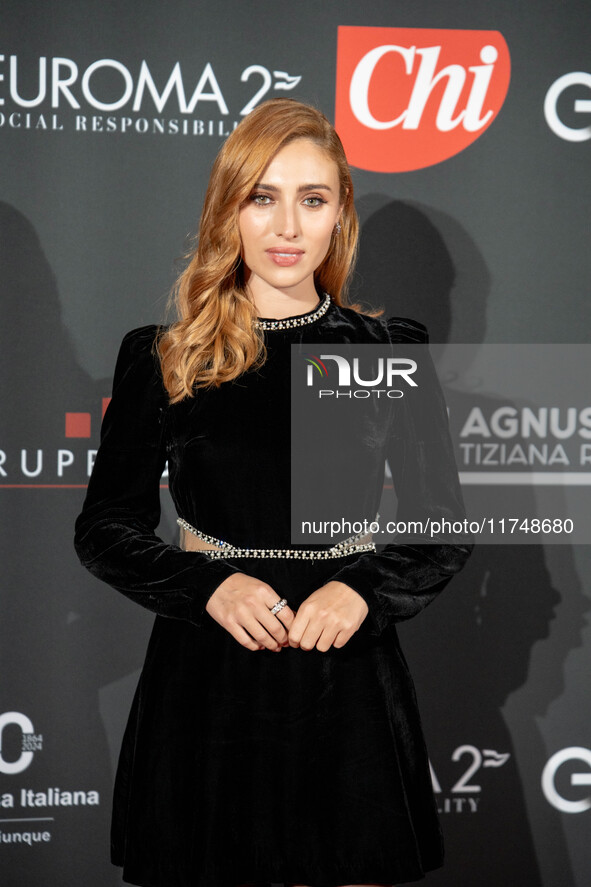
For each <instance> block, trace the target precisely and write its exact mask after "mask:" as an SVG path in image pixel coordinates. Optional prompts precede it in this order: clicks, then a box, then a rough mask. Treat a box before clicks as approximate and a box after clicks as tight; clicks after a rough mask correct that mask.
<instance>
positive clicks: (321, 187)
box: [254, 182, 332, 194]
mask: <svg viewBox="0 0 591 887" xmlns="http://www.w3.org/2000/svg"><path fill="white" fill-rule="evenodd" d="M254 187H255V188H261V189H263V190H264V191H271V192H272V193H274V194H278V193H279V191H280V190H281V188H278V187H277V186H276V185H265V183H264V182H257V184H256V185H255V186H254ZM303 191H330V192H331V193H332V188H331V187H330V185H318V184H317V185H315V184H311V185H300V186H299V188H298V194H299V193H301V192H303Z"/></svg>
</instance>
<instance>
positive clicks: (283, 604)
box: [271, 598, 287, 615]
mask: <svg viewBox="0 0 591 887" xmlns="http://www.w3.org/2000/svg"><path fill="white" fill-rule="evenodd" d="M286 606H287V598H281V600H280V601H277V603H276V604H275V606H274V607H271V613H273V614H274V615H277V613H278V612H279V611H280V610H283V608H284V607H286Z"/></svg>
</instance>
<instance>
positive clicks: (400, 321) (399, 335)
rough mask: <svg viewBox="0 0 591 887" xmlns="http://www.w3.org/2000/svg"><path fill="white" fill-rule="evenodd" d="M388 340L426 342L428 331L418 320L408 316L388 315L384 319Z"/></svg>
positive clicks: (395, 341) (427, 340)
mask: <svg viewBox="0 0 591 887" xmlns="http://www.w3.org/2000/svg"><path fill="white" fill-rule="evenodd" d="M386 326H387V327H388V335H389V337H390V341H391V342H394V343H402V342H418V343H421V344H428V342H429V332H428V330H427V327H426V326H423V324H422V323H419V322H418V320H411V319H410V318H408V317H389V318H388V319H387V320H386Z"/></svg>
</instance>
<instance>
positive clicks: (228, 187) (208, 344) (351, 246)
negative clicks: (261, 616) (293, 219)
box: [156, 99, 383, 403]
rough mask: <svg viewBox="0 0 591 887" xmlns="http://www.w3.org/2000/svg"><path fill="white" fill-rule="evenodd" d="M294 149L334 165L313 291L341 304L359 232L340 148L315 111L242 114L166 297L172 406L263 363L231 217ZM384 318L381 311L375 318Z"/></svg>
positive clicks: (160, 347)
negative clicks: (335, 185) (332, 216)
mask: <svg viewBox="0 0 591 887" xmlns="http://www.w3.org/2000/svg"><path fill="white" fill-rule="evenodd" d="M295 139H309V140H310V141H312V142H314V143H315V144H317V145H318V146H320V147H321V148H322V149H323V150H324V151H326V154H327V155H328V156H329V157H330V158H331V159H332V160H333V161H334V162H335V163H336V165H337V168H338V174H339V182H340V202H341V203H342V205H343V211H342V214H341V218H340V223H341V232H340V234H338V235H337V234H336V231H333V235H332V238H331V242H330V246H329V250H328V253H327V255H326V257H325V258H324V261H323V262H322V264H321V265H320V266H319V267H318V268H317V269H316V272H315V275H314V281H315V285H316V288H317V290H319V292H327V293H330V295H331V298H332V300H333V302H335V303H336V304H337V305H340V306H343V307H349V308H352V309H354V310H355V311H361V310H362V308H361V306H360V305H358V304H351V305H349V304H347V302H346V285H347V283H348V281H349V278H350V274H351V271H352V268H353V265H354V261H355V258H356V253H357V241H358V230H359V223H358V219H357V213H356V212H355V207H354V204H353V182H352V180H351V173H350V171H349V166H348V163H347V159H346V157H345V152H344V150H343V146H342V144H341V141H340V139H339V137H338V135H337V133H336V132H335V130H334V127H333V126H332V124H331V123H330V122H329V120H328V119H327V118H326V117H325V116H324V114H322V113H321V112H320V111H318V110H317V109H316V108H313V107H310V106H309V105H305V104H303V103H302V102H298V101H296V100H294V99H271V100H269V101H266V102H264V103H263V104H261V105H259V106H258V107H257V108H255V110H254V111H251V113H250V114H248V115H247V116H246V117H245V118H244V120H243V121H242V122H241V123H240V124H239V125H238V126H237V127H236V129H235V130H234V131H233V132H232V134H231V135H230V136H228V138H227V140H226V142H225V143H224V145H223V146H222V148H221V150H220V152H219V154H218V155H217V158H216V160H215V162H214V165H213V168H212V172H211V176H210V179H209V184H208V187H207V192H206V195H205V202H204V205H203V212H202V214H201V220H200V223H199V232H198V235H197V245H196V247H195V248H194V250H192V251H191V252H190V253H189V254H188V255H187V256H186V259H187V261H188V264H187V265H186V268H185V270H184V271H183V272H182V274H180V276H179V277H178V279H177V281H176V284H175V286H174V288H173V290H172V293H171V304H172V305H173V306H174V307H175V308H176V313H177V317H178V320H177V321H176V322H175V323H173V324H172V325H171V326H170V327H169V328H168V329H167V330H165V331H163V332H162V335H161V336H160V338H159V339H158V341H157V343H156V348H157V351H158V355H159V357H160V363H161V367H162V375H163V380H164V385H165V388H166V390H167V391H168V395H169V399H170V402H171V403H176V402H177V401H180V400H183V399H184V398H185V397H191V396H192V395H193V393H194V389H195V388H205V387H219V386H220V385H221V384H222V382H228V381H230V380H232V379H236V378H237V377H238V376H240V375H241V374H242V373H243V372H245V371H246V370H248V369H250V368H253V369H256V368H258V367H260V366H261V365H262V364H263V363H264V362H265V360H266V348H265V343H264V336H263V333H262V331H261V330H260V329H257V327H256V326H255V323H254V322H255V321H256V307H255V305H254V303H253V302H252V301H251V300H250V299H249V297H248V295H247V292H246V285H245V275H244V265H243V261H242V243H241V239H240V233H239V212H240V208H241V207H242V206H243V204H244V203H245V202H246V201H247V200H248V198H249V196H250V195H251V193H252V191H253V188H254V187H255V185H256V183H257V182H259V181H261V178H262V174H263V172H264V170H265V169H266V168H267V166H268V165H269V163H270V162H271V160H272V159H273V157H274V156H275V155H276V154H277V153H278V152H279V151H280V150H281V149H282V148H283V147H285V145H287V144H289V143H290V142H293V141H294V140H295ZM374 313H375V314H380V313H383V312H382V311H377V312H374Z"/></svg>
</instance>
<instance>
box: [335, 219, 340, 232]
mask: <svg viewBox="0 0 591 887" xmlns="http://www.w3.org/2000/svg"><path fill="white" fill-rule="evenodd" d="M335 229H336V232H337V234H340V233H341V231H342V228H341V223H340V222H337V223H336V225H335Z"/></svg>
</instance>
